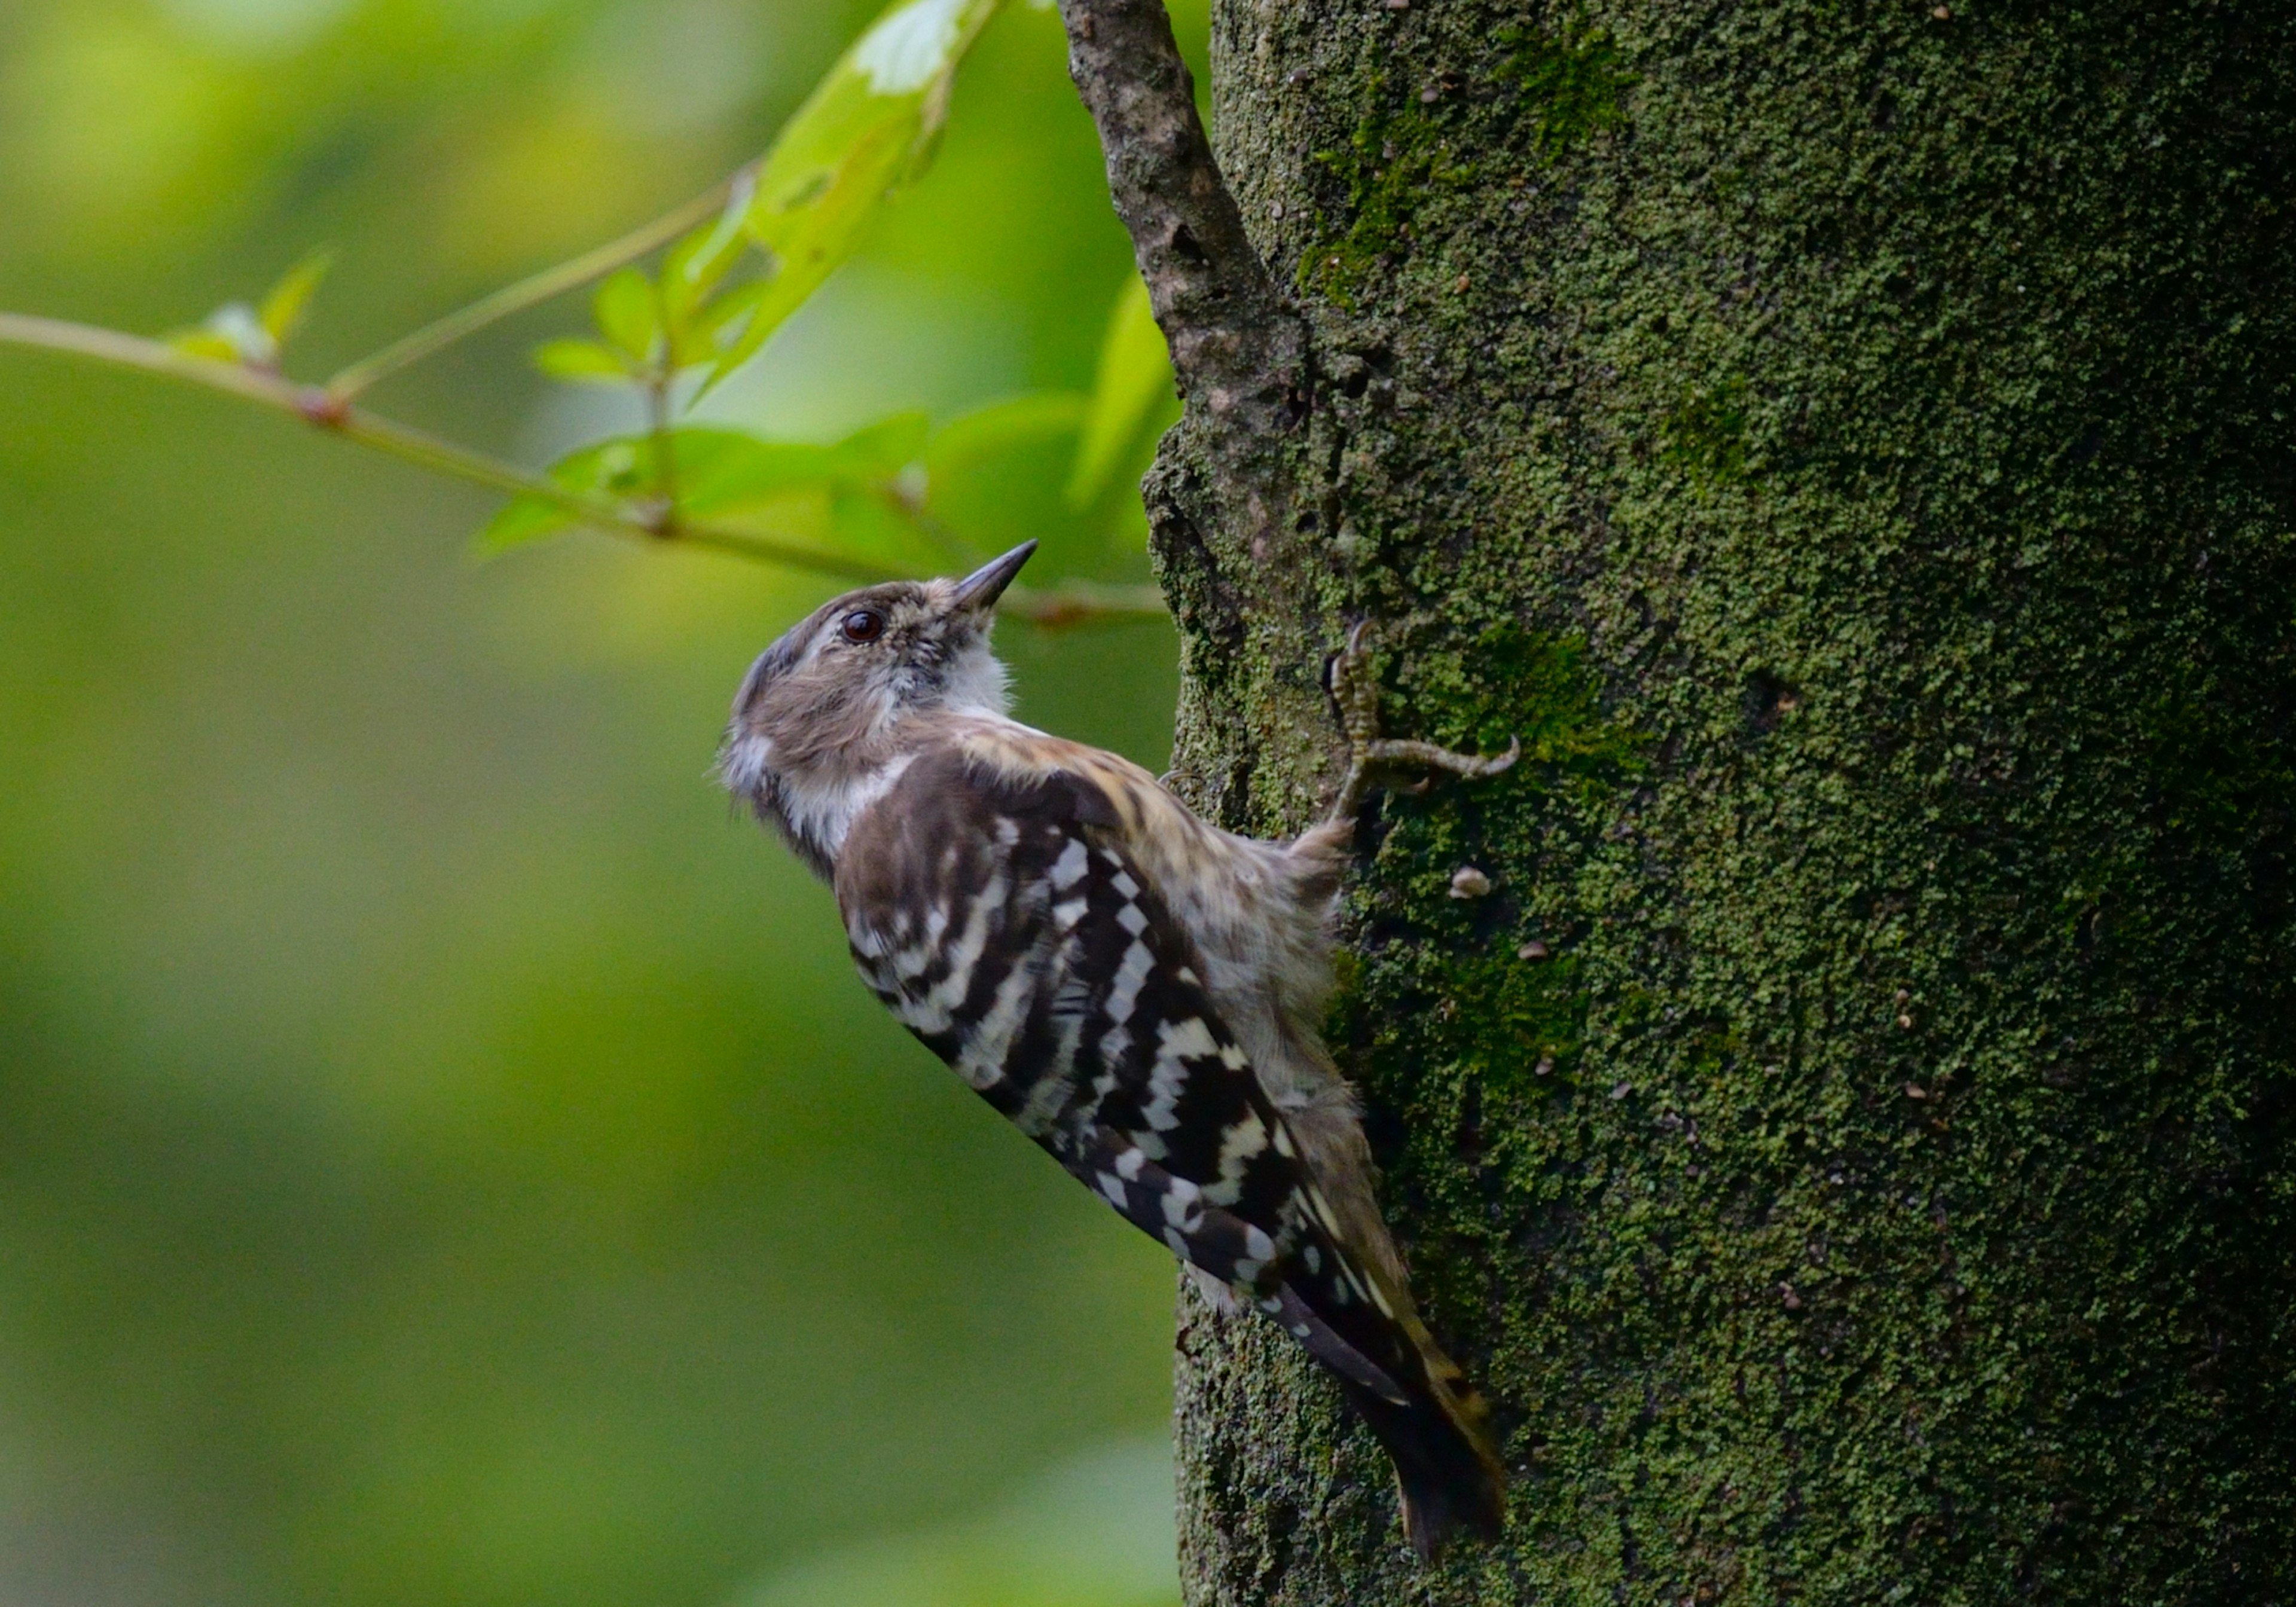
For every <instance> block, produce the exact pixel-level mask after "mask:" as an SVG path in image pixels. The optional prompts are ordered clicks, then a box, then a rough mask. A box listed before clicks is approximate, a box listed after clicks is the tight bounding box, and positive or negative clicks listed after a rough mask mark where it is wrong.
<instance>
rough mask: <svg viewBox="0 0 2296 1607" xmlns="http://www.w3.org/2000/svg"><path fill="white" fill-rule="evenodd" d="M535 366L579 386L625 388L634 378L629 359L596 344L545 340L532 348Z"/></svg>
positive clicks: (552, 376) (558, 378) (605, 346)
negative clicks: (619, 386)
mask: <svg viewBox="0 0 2296 1607" xmlns="http://www.w3.org/2000/svg"><path fill="white" fill-rule="evenodd" d="M534 365H535V366H536V367H537V368H539V369H540V370H542V372H543V373H546V374H548V375H549V376H550V377H551V378H552V379H553V380H568V381H572V382H574V383H575V384H578V385H627V384H628V383H629V382H630V381H632V380H633V379H635V378H636V377H637V376H636V373H635V366H636V365H635V364H633V363H632V362H631V361H630V359H629V358H628V357H625V356H623V355H622V354H621V353H620V352H619V351H617V350H615V349H614V348H612V347H611V346H608V345H605V344H604V343H603V342H601V341H597V340H545V341H544V342H543V343H542V344H541V345H540V346H537V347H536V348H534Z"/></svg>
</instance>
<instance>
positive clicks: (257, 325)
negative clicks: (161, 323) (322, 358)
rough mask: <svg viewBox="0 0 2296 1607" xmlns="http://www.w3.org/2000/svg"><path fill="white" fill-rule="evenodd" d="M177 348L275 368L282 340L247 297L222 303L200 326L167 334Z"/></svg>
mask: <svg viewBox="0 0 2296 1607" xmlns="http://www.w3.org/2000/svg"><path fill="white" fill-rule="evenodd" d="M168 345H170V346H172V347H174V348H176V350H177V351H182V352H189V353H190V354H192V356H193V357H207V358H209V359H210V360H212V361H214V362H217V363H237V364H242V365H245V366H247V367H250V368H275V367H276V366H277V365H278V363H279V342H278V341H277V340H275V339H273V338H272V334H271V332H270V331H269V330H267V329H266V328H265V327H264V326H263V320H262V319H261V318H260V317H258V316H257V315H256V311H255V309H254V308H253V307H250V306H248V305H247V303H246V302H244V301H233V302H229V303H227V304H226V305H225V306H222V307H217V308H216V309H215V311H213V312H211V313H209V315H208V316H207V322H205V323H204V324H201V325H200V326H199V327H198V328H197V329H179V330H177V331H176V332H175V333H173V334H171V335H169V336H168Z"/></svg>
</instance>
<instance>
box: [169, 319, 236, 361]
mask: <svg viewBox="0 0 2296 1607" xmlns="http://www.w3.org/2000/svg"><path fill="white" fill-rule="evenodd" d="M168 345H169V346H172V347H174V348H176V350H177V351H180V352H184V353H186V354H187V355H189V356H191V357H205V358H207V359H208V361H209V362H210V363H238V362H241V361H243V360H244V359H242V357H241V356H240V350H239V344H238V342H237V341H235V340H233V339H232V338H231V337H230V336H229V335H224V334H218V333H217V332H215V331H214V330H211V329H209V328H206V327H205V326H201V328H198V329H179V330H177V331H176V332H174V333H173V334H171V335H169V336H168Z"/></svg>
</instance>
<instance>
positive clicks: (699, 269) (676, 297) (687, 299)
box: [661, 171, 758, 325]
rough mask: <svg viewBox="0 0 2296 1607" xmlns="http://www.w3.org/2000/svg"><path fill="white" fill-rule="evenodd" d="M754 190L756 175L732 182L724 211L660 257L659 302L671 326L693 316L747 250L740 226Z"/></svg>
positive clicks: (746, 213)
mask: <svg viewBox="0 0 2296 1607" xmlns="http://www.w3.org/2000/svg"><path fill="white" fill-rule="evenodd" d="M757 187H758V181H757V175H756V174H755V173H753V172H748V171H744V172H743V173H742V175H741V176H739V177H737V178H736V179H735V180H734V188H733V193H731V194H730V195H728V196H727V197H726V206H725V209H724V210H722V211H721V212H719V213H718V215H717V217H714V218H712V219H711V220H710V221H709V222H708V223H706V224H704V225H702V226H701V227H700V228H698V229H696V230H694V231H693V233H692V234H688V235H686V236H685V239H683V240H681V241H679V242H677V243H676V245H674V246H672V247H670V249H669V250H668V252H667V253H666V254H665V255H664V256H663V258H662V263H661V299H662V305H663V306H664V307H666V308H668V313H669V318H670V322H671V324H673V325H675V324H680V323H684V322H685V321H687V320H689V319H691V318H692V317H693V315H694V313H695V311H696V310H697V309H699V308H700V307H702V305H703V304H704V303H705V302H707V301H708V300H709V297H710V295H711V292H713V291H716V290H717V287H718V285H719V284H721V283H724V282H725V278H726V275H727V274H728V273H730V272H731V271H732V270H733V267H734V264H735V263H737V262H739V261H740V260H741V259H742V252H743V251H745V250H748V249H749V244H750V242H749V236H748V234H746V233H745V232H744V230H743V227H742V223H743V220H744V219H745V218H747V217H748V216H749V213H750V203H751V202H752V201H754V200H755V199H756V196H757Z"/></svg>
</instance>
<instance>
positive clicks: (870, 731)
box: [717, 541, 1037, 868]
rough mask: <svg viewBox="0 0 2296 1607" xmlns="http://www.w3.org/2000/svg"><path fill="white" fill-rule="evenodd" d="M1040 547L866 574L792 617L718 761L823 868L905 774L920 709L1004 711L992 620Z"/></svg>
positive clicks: (755, 678)
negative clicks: (916, 572)
mask: <svg viewBox="0 0 2296 1607" xmlns="http://www.w3.org/2000/svg"><path fill="white" fill-rule="evenodd" d="M1036 550H1037V544H1036V543H1035V542H1033V541H1025V542H1022V543H1021V545H1019V546H1017V547H1014V548H1013V550H1012V551H1011V552H1009V553H1005V555H1004V556H1003V557H1001V558H997V559H994V560H992V561H991V562H988V563H985V564H983V565H982V566H981V567H980V568H979V569H977V570H974V571H973V572H972V574H970V575H967V576H965V577H964V578H963V579H961V580H895V581H889V582H887V583H885V584H884V585H881V586H863V587H862V588H861V589H860V590H858V591H853V592H848V593H846V594H844V595H843V596H841V597H839V598H837V599H835V600H834V601H832V602H829V603H823V604H822V605H821V606H820V607H819V608H817V609H816V610H814V611H813V612H812V613H810V614H808V615H807V616H806V617H805V618H804V619H800V620H799V621H798V622H797V623H796V624H795V625H793V626H791V627H790V629H789V631H788V632H787V633H786V634H785V635H783V637H782V639H781V640H780V641H778V642H776V643H775V644H773V645H772V646H771V647H769V648H767V649H766V651H765V652H763V653H762V654H760V655H759V656H758V661H757V662H756V663H755V664H753V665H751V666H750V673H749V676H748V677H747V678H746V679H745V680H743V681H742V690H741V691H740V692H739V693H735V694H734V717H733V721H732V724H731V725H730V726H728V727H727V729H726V745H725V748H724V750H722V751H721V752H720V753H719V755H718V762H717V769H718V775H720V777H721V778H722V779H723V780H724V781H725V783H726V787H727V788H728V789H729V790H731V791H733V792H734V795H735V796H736V797H739V798H744V799H749V800H750V803H751V805H752V806H753V807H754V808H756V809H757V811H758V814H760V815H762V816H765V817H766V818H767V819H768V820H771V821H773V822H774V823H775V824H776V825H778V826H780V827H781V828H782V830H783V832H785V833H787V834H788V836H789V838H790V840H791V843H792V845H793V846H795V847H796V848H797V849H799V852H800V853H802V854H804V855H805V856H806V857H807V858H808V859H809V860H811V861H812V862H813V863H814V865H816V868H825V865H826V862H827V861H829V860H831V859H833V858H834V857H835V855H836V851H837V848H838V845H839V844H840V842H841V841H842V840H843V838H844V832H845V827H846V826H847V825H849V824H850V823H851V820H852V816H854V815H856V814H857V813H859V811H860V810H861V808H865V807H866V805H867V804H868V803H869V802H870V801H872V800H873V799H874V797H875V796H876V794H877V792H879V791H882V789H883V787H884V786H885V785H888V784H890V777H891V775H893V774H898V772H897V771H894V770H893V769H892V768H891V767H894V766H896V765H898V762H899V761H900V760H901V759H902V758H904V756H905V755H906V753H907V752H908V751H909V748H910V744H909V743H908V742H906V741H905V740H904V729H903V728H904V727H905V726H907V725H908V724H909V723H910V721H911V720H912V719H913V718H914V717H920V716H924V717H930V716H932V715H935V714H945V713H946V714H1002V713H1004V712H1005V704H1006V693H1005V667H1004V666H1003V665H1002V664H1000V663H998V662H997V661H996V656H995V655H994V654H993V653H991V652H989V651H988V629H989V627H990V625H991V624H992V623H994V621H995V618H996V599H997V598H998V597H1000V596H1002V595H1003V594H1004V593H1005V587H1006V586H1010V585H1011V584H1012V583H1013V576H1015V575H1017V574H1019V573H1020V572H1021V565H1022V564H1024V563H1026V562H1029V554H1030V553H1034V552H1035V551H1036Z"/></svg>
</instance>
